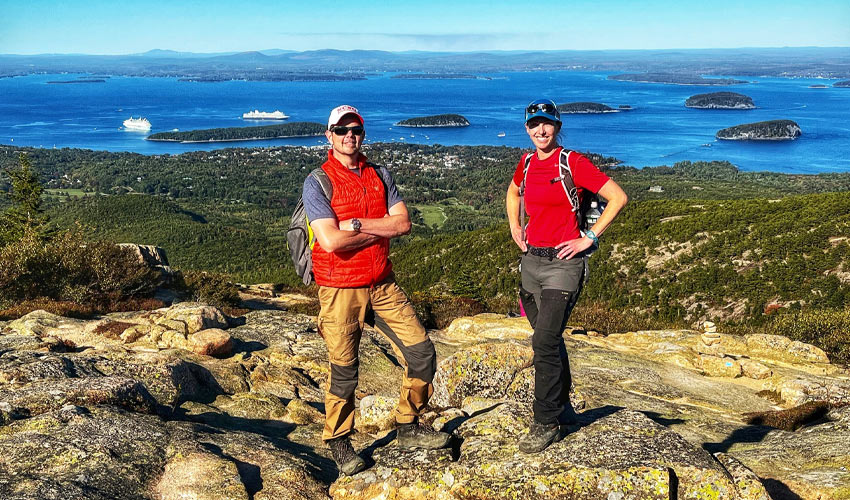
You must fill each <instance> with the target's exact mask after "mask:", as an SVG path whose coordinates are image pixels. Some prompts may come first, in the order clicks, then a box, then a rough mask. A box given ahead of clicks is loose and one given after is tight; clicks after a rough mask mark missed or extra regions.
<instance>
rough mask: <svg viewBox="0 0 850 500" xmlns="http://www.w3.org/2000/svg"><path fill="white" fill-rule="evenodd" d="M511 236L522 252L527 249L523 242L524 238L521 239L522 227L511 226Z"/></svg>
mask: <svg viewBox="0 0 850 500" xmlns="http://www.w3.org/2000/svg"><path fill="white" fill-rule="evenodd" d="M511 237H512V238H513V239H514V243H516V245H517V246H518V247H519V249H520V250H522V251H523V252H527V251H528V245H526V244H525V240H523V239H522V228H521V227H519V226H517V227H512V228H511Z"/></svg>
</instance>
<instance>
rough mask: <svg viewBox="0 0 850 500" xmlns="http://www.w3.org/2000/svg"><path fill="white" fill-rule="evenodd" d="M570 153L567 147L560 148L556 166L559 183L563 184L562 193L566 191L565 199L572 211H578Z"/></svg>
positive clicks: (576, 190) (576, 191)
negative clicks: (558, 170) (558, 172)
mask: <svg viewBox="0 0 850 500" xmlns="http://www.w3.org/2000/svg"><path fill="white" fill-rule="evenodd" d="M572 153H573V152H572V151H570V150H568V149H561V154H560V157H559V158H558V167H559V169H560V174H561V176H560V179H561V185H562V186H564V193H566V195H567V199H568V200H569V201H570V206H571V207H572V210H573V212H578V209H579V199H578V189H576V183H575V181H573V171H572V167H570V156H572Z"/></svg>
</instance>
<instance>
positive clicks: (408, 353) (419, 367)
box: [375, 314, 437, 384]
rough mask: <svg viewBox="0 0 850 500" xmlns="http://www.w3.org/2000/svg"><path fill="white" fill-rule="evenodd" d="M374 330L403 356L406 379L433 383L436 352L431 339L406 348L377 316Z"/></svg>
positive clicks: (435, 369)
mask: <svg viewBox="0 0 850 500" xmlns="http://www.w3.org/2000/svg"><path fill="white" fill-rule="evenodd" d="M375 328H377V329H378V330H380V331H381V333H383V334H384V335H386V336H387V338H388V339H390V341H391V342H392V343H393V344H395V345H396V347H398V350H399V351H401V355H402V356H404V361H405V363H406V364H407V376H408V377H411V378H418V379H419V380H424V381H425V382H428V383H429V384H430V383H431V382H433V381H434V375H435V374H436V373H437V351H436V349H434V343H433V342H431V339H425V340H423V341H422V342H420V343H418V344H415V345H412V346H406V345H404V342H402V341H401V339H400V338H398V335H396V333H395V332H394V331H393V329H392V328H391V327H390V325H388V324H387V322H386V321H384V319H383V318H381V316H380V315H378V314H376V315H375Z"/></svg>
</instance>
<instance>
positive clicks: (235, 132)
mask: <svg viewBox="0 0 850 500" xmlns="http://www.w3.org/2000/svg"><path fill="white" fill-rule="evenodd" d="M324 133H325V126H324V125H322V124H321V123H314V122H293V123H283V124H280V125H264V126H260V127H228V128H211V129H203V130H187V131H185V132H158V133H156V134H151V135H149V136H148V137H147V140H149V141H164V142H184V143H185V142H230V141H262V140H266V139H286V138H290V137H316V136H321V135H324Z"/></svg>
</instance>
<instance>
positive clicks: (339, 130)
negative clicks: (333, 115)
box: [331, 125, 366, 136]
mask: <svg viewBox="0 0 850 500" xmlns="http://www.w3.org/2000/svg"><path fill="white" fill-rule="evenodd" d="M349 131H351V133H352V134H354V135H363V132H365V131H366V130H365V129H364V128H363V125H355V126H353V127H343V126H341V125H337V126H334V127H331V132H333V133H334V135H339V136H345V135H348V132H349Z"/></svg>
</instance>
